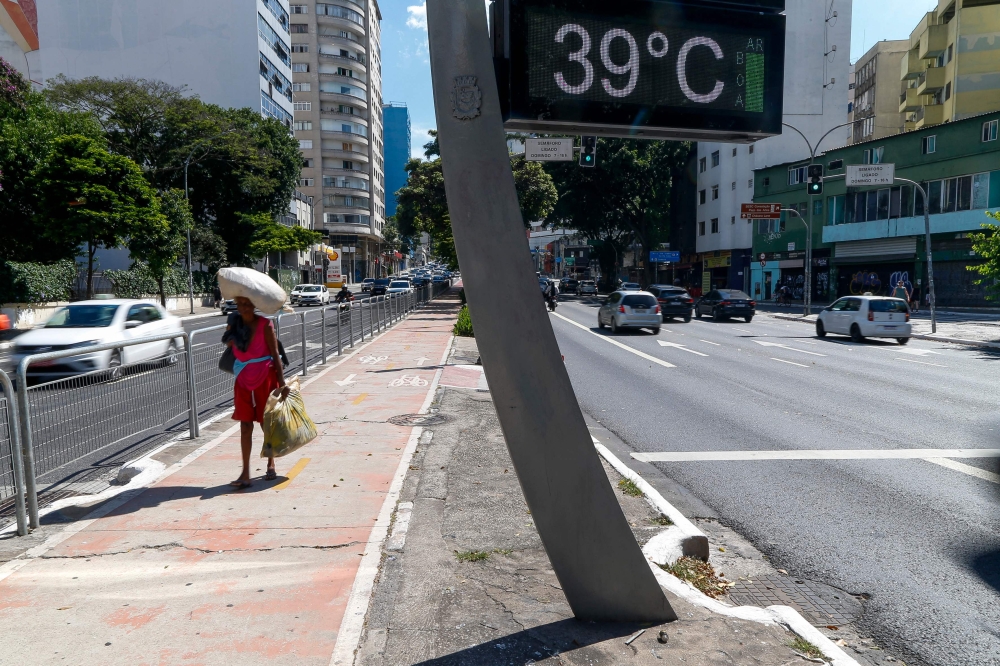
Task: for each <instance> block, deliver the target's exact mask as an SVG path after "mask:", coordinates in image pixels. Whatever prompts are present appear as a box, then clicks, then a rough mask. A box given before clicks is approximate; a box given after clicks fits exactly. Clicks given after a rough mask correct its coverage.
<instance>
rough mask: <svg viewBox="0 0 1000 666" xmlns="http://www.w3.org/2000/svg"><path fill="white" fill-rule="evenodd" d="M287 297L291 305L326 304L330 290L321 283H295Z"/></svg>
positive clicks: (328, 300)
mask: <svg viewBox="0 0 1000 666" xmlns="http://www.w3.org/2000/svg"><path fill="white" fill-rule="evenodd" d="M289 298H290V300H291V302H292V305H327V304H328V303H329V302H330V292H329V291H327V288H326V285H322V284H297V285H295V288H294V289H292V293H291V295H290V297H289Z"/></svg>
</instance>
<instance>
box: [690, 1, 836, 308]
mask: <svg viewBox="0 0 1000 666" xmlns="http://www.w3.org/2000/svg"><path fill="white" fill-rule="evenodd" d="M785 7H786V11H785V15H786V17H787V31H786V38H785V84H784V119H783V120H784V122H785V123H788V124H789V125H792V126H794V127H795V129H797V130H798V131H799V132H801V133H802V134H804V135H805V136H806V137H808V138H809V141H810V142H811V143H812V144H813V145H814V146H815V145H816V143H817V142H818V141H819V140H820V138H821V137H822V136H823V135H824V134H826V133H827V132H828V131H830V130H832V129H833V128H835V127H836V126H837V125H841V124H844V123H846V122H847V113H848V107H847V103H846V100H847V99H848V88H847V86H848V73H849V71H850V62H849V57H848V55H849V54H850V52H851V2H850V1H849V0H828V1H827V2H816V0H787V2H786V5H785ZM847 137H848V134H847V131H846V128H845V129H844V131H841V130H836V131H834V132H833V133H832V134H830V135H829V136H828V137H827V138H826V139H825V140H824V141H823V144H822V148H821V149H827V150H828V149H830V148H836V147H839V146H843V145H844V144H845V143H846V140H847ZM808 157H809V148H808V147H807V145H806V142H805V141H804V140H803V138H802V137H801V136H799V134H798V132H796V131H795V130H792V129H790V128H787V127H786V128H784V132H783V133H782V134H781V135H779V136H774V137H770V138H767V139H763V140H761V141H758V142H757V143H755V144H752V145H749V146H746V145H735V144H725V143H709V142H699V143H698V200H697V204H698V205H697V211H698V212H697V233H698V236H697V250H698V255H697V256H696V258H695V260H694V262H693V263H694V264H696V267H697V265H700V268H701V270H700V271H697V274H699V275H700V276H701V280H700V281H698V283H697V284H692V285H686V286H690V287H694V288H701V289H703V290H706V291H707V290H708V289H711V288H720V287H730V288H739V289H750V288H751V285H750V268H751V256H750V255H751V252H752V250H751V248H752V247H753V242H752V241H753V232H754V225H753V224H752V223H751V222H752V221H751V220H741V219H740V205H741V204H744V203H750V202H751V201H753V195H754V170H755V169H760V168H764V167H767V166H771V165H774V164H780V163H783V162H789V161H792V160H797V159H802V158H808ZM793 263H794V264H796V266H797V268H795V267H793V266H792V264H793ZM804 267H805V263H804V261H803V260H802V259H794V260H790V261H789V262H788V266H787V271H786V273H785V274H786V275H788V276H790V279H794V277H793V273H794V272H795V271H796V270H797V271H799V272H803V273H804ZM751 293H752V292H751Z"/></svg>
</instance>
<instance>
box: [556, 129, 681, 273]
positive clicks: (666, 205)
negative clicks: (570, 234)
mask: <svg viewBox="0 0 1000 666" xmlns="http://www.w3.org/2000/svg"><path fill="white" fill-rule="evenodd" d="M691 149H692V148H691V144H689V143H682V142H674V141H643V140H635V139H599V140H598V148H597V165H596V166H595V167H593V168H588V169H583V168H580V167H579V166H578V165H577V164H576V163H575V162H574V163H569V162H550V163H548V165H547V170H548V172H549V174H551V176H552V179H553V181H554V182H555V186H556V189H557V190H558V192H559V201H558V203H557V204H556V206H555V208H554V210H553V212H552V214H551V215H549V218H548V221H549V222H551V223H553V224H557V225H559V226H566V227H572V228H574V229H577V230H579V231H580V232H581V233H582V234H583V235H584V236H585V237H587V238H590V239H594V240H598V241H601V245H600V246H599V247H600V251H599V253H598V256H599V259H600V261H601V267H602V272H603V273H604V275H605V276H609V277H613V275H612V274H613V270H608V268H609V262H611V261H612V257H613V256H617V257H618V258H619V259H620V257H621V253H622V251H623V249H624V248H625V244H626V242H627V241H628V240H634V241H636V242H637V243H638V244H639V245H640V247H641V248H642V256H643V257H646V258H647V260H646V261H644V267H645V268H644V281H645V282H646V284H649V283H651V282H652V281H653V279H654V273H653V270H654V269H653V265H652V264H651V263H650V262H649V261H648V257H649V252H650V250H656V249H659V247H660V244H661V243H664V242H666V241H667V239H668V238H669V234H670V225H671V216H672V211H671V194H672V191H673V187H674V183H675V182H679V181H680V179H681V178H682V177H683V173H684V167H685V164H686V162H687V159H688V155H689V153H690V151H691Z"/></svg>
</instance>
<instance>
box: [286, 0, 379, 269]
mask: <svg viewBox="0 0 1000 666" xmlns="http://www.w3.org/2000/svg"><path fill="white" fill-rule="evenodd" d="M289 9H290V12H291V26H290V33H291V42H292V43H291V51H292V56H291V57H292V91H293V92H292V95H293V103H294V113H295V123H294V130H295V137H296V138H297V139H298V140H299V146H300V148H301V150H302V158H303V168H302V181H301V183H300V188H299V189H301V190H302V191H303V192H305V193H306V194H309V195H311V196H312V197H313V201H314V202H315V207H316V220H317V228H320V229H322V231H323V233H324V235H326V236H327V237H328V243H329V244H330V245H331V246H333V247H342V248H348V250H347V251H346V252H342V253H341V255H342V256H345V257H346V258H345V260H344V264H343V274H344V275H348V276H349V277H350V281H360V280H361V279H363V278H365V277H376V276H379V275H381V274H382V273H383V272H384V271H383V270H382V267H383V266H388V264H389V262H388V261H387V260H386V258H385V257H383V256H382V253H381V249H380V245H379V243H380V240H381V238H382V227H383V225H384V224H385V215H386V210H385V163H384V160H383V153H384V145H383V141H384V138H383V136H384V135H383V114H382V79H381V69H382V67H381V65H382V63H381V50H380V47H379V43H380V32H379V31H380V24H381V20H382V15H381V13H380V12H379V7H378V3H377V2H376V0H330V1H329V2H313V1H311V0H310V1H309V2H305V3H297V4H292V5H291V6H290V8H289ZM352 248H353V251H352Z"/></svg>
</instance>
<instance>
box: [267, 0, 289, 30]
mask: <svg viewBox="0 0 1000 666" xmlns="http://www.w3.org/2000/svg"><path fill="white" fill-rule="evenodd" d="M263 2H264V6H265V7H267V10H268V11H269V12H271V14H273V15H274V18H276V19H278V23H280V24H281V27H282V28H284V29H285V30H288V12H286V11H285V10H284V9H282V7H281V5H280V4H279V3H278V0H263Z"/></svg>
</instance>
